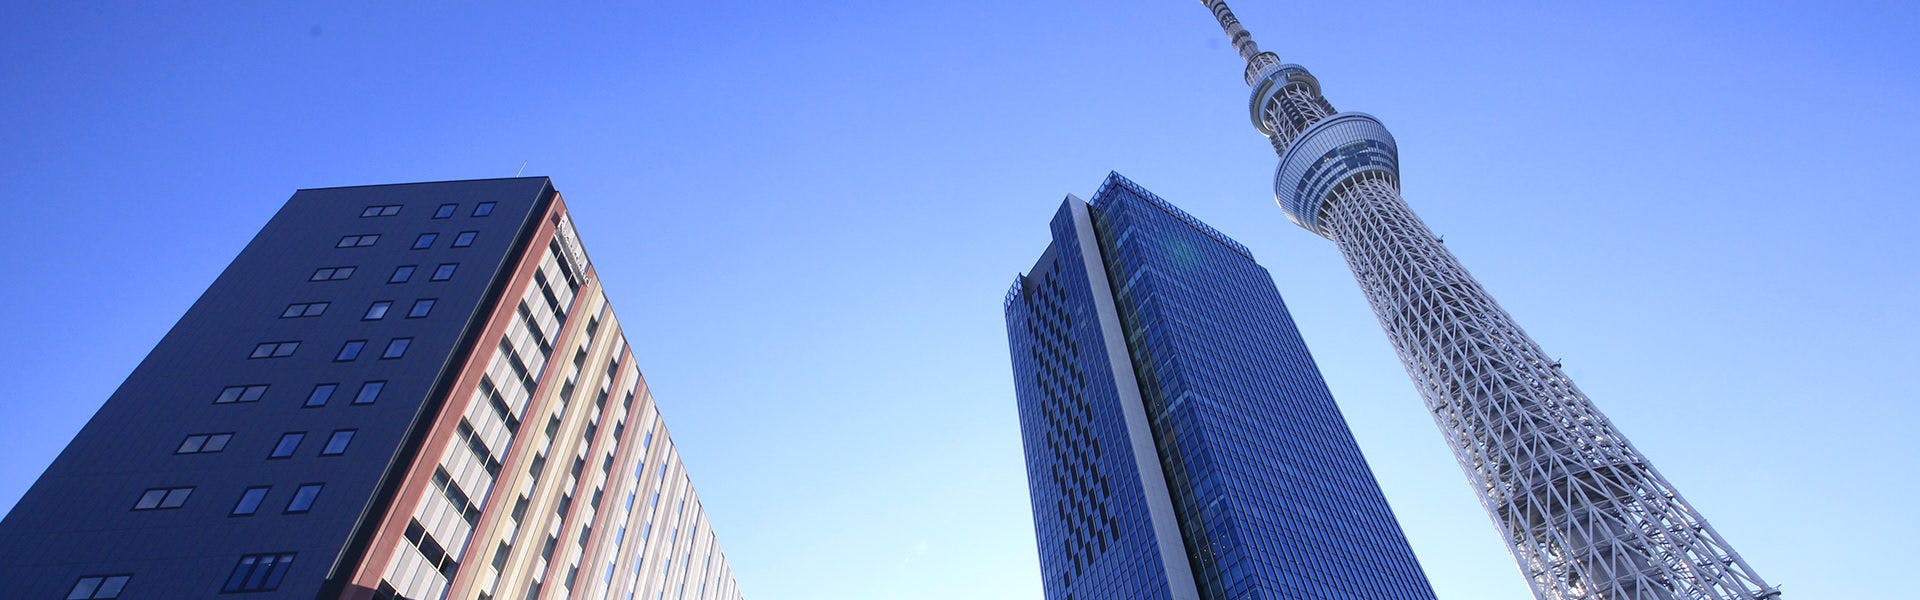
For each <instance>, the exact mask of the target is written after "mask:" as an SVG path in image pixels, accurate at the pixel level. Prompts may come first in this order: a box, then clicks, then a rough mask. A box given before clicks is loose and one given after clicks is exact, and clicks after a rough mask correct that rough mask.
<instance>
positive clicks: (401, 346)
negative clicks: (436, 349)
mask: <svg viewBox="0 0 1920 600" xmlns="http://www.w3.org/2000/svg"><path fill="white" fill-rule="evenodd" d="M412 347H413V338H411V337H397V338H393V339H390V340H387V347H386V348H385V349H383V350H381V351H380V360H398V359H402V358H406V357H407V350H408V349H410V348H412ZM396 348H398V349H397V350H396Z"/></svg>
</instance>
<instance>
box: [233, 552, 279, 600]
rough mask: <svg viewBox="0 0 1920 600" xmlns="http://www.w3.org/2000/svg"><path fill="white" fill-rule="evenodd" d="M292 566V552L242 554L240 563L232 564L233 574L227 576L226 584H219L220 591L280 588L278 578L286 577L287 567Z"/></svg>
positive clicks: (254, 590) (260, 590)
mask: <svg viewBox="0 0 1920 600" xmlns="http://www.w3.org/2000/svg"><path fill="white" fill-rule="evenodd" d="M292 566H293V553H292V552H283V553H279V554H248V555H246V556H242V557H240V563H239V564H236V565H234V566H233V574H231V575H228V576H227V583H226V585H222V586H220V591H221V592H222V593H229V592H271V591H273V590H277V589H280V580H282V579H286V577H287V569H289V568H291V567H292Z"/></svg>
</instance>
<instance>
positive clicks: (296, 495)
mask: <svg viewBox="0 0 1920 600" xmlns="http://www.w3.org/2000/svg"><path fill="white" fill-rule="evenodd" d="M326 489H327V483H326V482H324V481H314V482H308V483H302V484H300V487H296V488H293V497H291V498H288V499H287V508H286V509H285V510H282V511H280V514H283V515H304V514H307V513H310V512H313V505H314V504H317V503H319V502H320V492H322V491H325V490H326ZM307 490H313V493H311V494H308V495H307V505H306V506H305V507H302V508H300V509H299V510H294V508H293V505H295V504H298V503H299V502H300V495H301V494H302V493H305V492H306V491H307Z"/></svg>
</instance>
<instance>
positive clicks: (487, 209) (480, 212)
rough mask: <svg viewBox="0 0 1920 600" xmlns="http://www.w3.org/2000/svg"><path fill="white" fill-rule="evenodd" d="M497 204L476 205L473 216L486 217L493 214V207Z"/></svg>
mask: <svg viewBox="0 0 1920 600" xmlns="http://www.w3.org/2000/svg"><path fill="white" fill-rule="evenodd" d="M495 204H498V203H497V202H481V203H479V204H476V205H474V207H473V216H476V217H484V216H487V215H491V214H493V205H495Z"/></svg>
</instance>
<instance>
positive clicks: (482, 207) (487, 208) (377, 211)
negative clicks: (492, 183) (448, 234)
mask: <svg viewBox="0 0 1920 600" xmlns="http://www.w3.org/2000/svg"><path fill="white" fill-rule="evenodd" d="M496 204H498V203H496V202H481V203H479V204H476V205H474V206H473V212H472V213H470V215H469V216H475V217H484V216H487V215H491V214H493V207H494V206H495V205H496ZM401 206H402V205H400V204H376V205H373V206H368V207H367V208H366V209H365V210H362V211H360V216H361V218H366V217H391V216H394V215H397V214H400V207H401ZM458 210H460V204H459V203H458V202H448V203H446V204H442V205H440V207H439V208H436V209H434V211H433V218H435V219H449V218H453V213H454V212H455V211H458Z"/></svg>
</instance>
